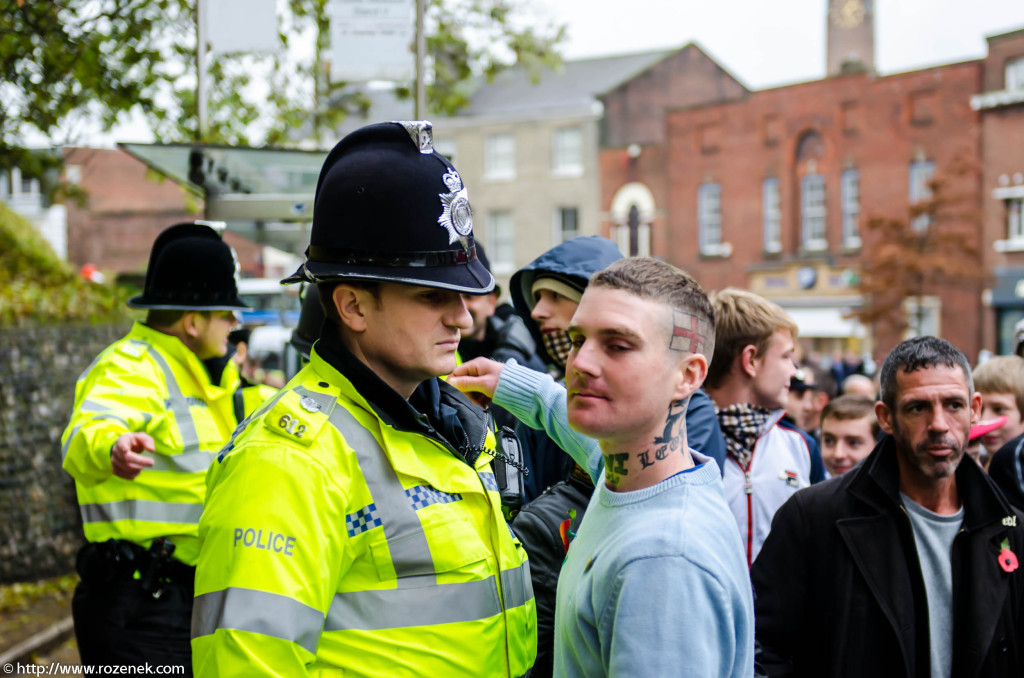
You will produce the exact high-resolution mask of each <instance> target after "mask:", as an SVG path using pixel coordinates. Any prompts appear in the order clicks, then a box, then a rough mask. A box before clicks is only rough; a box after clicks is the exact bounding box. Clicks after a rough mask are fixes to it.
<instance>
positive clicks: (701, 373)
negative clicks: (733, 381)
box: [672, 353, 708, 400]
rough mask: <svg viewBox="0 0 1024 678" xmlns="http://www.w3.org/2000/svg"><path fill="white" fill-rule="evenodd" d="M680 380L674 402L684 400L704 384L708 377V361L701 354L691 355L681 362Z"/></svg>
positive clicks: (677, 383) (673, 397)
mask: <svg viewBox="0 0 1024 678" xmlns="http://www.w3.org/2000/svg"><path fill="white" fill-rule="evenodd" d="M678 369H679V380H678V381H677V382H676V388H675V392H674V393H673V396H672V400H684V399H686V398H689V397H690V396H691V395H693V393H694V391H696V390H697V389H699V388H700V387H701V386H702V385H703V384H704V379H705V377H707V376H708V359H707V357H706V356H704V355H702V354H700V353H691V354H690V355H688V356H686V357H685V358H683V359H682V360H681V361H679V368H678Z"/></svg>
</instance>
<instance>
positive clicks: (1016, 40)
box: [983, 30, 1024, 92]
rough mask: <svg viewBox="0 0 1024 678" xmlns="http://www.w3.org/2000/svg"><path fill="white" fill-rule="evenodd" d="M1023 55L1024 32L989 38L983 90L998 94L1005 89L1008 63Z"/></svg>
mask: <svg viewBox="0 0 1024 678" xmlns="http://www.w3.org/2000/svg"><path fill="white" fill-rule="evenodd" d="M1022 55H1024V30H1019V31H1013V32H1012V33H1004V34H1002V35H995V36H992V37H991V38H989V39H988V56H986V57H985V79H984V87H983V90H984V91H985V92H997V91H999V90H1002V89H1004V87H1005V84H1004V81H1003V79H1004V76H1005V69H1006V62H1007V61H1009V60H1011V59H1014V58H1016V57H1019V56H1022Z"/></svg>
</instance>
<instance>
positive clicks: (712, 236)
mask: <svg viewBox="0 0 1024 678" xmlns="http://www.w3.org/2000/svg"><path fill="white" fill-rule="evenodd" d="M697 237H698V241H699V242H698V244H699V246H700V253H701V254H721V251H722V185H721V184H716V183H707V184H701V186H700V188H698V189H697Z"/></svg>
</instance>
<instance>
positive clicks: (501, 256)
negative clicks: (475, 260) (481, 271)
mask: <svg viewBox="0 0 1024 678" xmlns="http://www.w3.org/2000/svg"><path fill="white" fill-rule="evenodd" d="M487 257H488V259H490V262H491V272H492V273H495V274H498V275H501V274H504V273H511V272H513V271H515V270H516V232H515V227H514V225H513V223H512V213H511V212H509V211H508V210H500V211H496V212H491V213H489V214H488V215H487Z"/></svg>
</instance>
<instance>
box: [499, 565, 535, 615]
mask: <svg viewBox="0 0 1024 678" xmlns="http://www.w3.org/2000/svg"><path fill="white" fill-rule="evenodd" d="M501 593H502V595H503V596H504V597H505V609H506V610H510V609H512V608H513V607H519V606H520V605H525V604H526V601H528V600H530V599H531V598H533V581H532V580H531V579H530V563H529V561H524V562H523V564H522V565H520V566H519V567H514V568H512V569H511V570H502V571H501Z"/></svg>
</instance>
